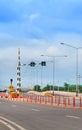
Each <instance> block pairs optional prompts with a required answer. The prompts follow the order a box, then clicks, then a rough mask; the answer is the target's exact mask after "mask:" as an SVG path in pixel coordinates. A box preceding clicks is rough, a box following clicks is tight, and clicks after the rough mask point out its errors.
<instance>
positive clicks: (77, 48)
mask: <svg viewBox="0 0 82 130" xmlns="http://www.w3.org/2000/svg"><path fill="white" fill-rule="evenodd" d="M60 44H61V45H66V46H68V47H71V48H74V49H76V96H78V50H79V49H82V47H75V46H71V45H69V44H66V43H60Z"/></svg>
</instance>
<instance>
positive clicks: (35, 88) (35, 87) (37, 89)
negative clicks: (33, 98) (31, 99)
mask: <svg viewBox="0 0 82 130" xmlns="http://www.w3.org/2000/svg"><path fill="white" fill-rule="evenodd" d="M33 90H34V91H38V92H40V91H41V88H40V85H35V86H34V89H33Z"/></svg>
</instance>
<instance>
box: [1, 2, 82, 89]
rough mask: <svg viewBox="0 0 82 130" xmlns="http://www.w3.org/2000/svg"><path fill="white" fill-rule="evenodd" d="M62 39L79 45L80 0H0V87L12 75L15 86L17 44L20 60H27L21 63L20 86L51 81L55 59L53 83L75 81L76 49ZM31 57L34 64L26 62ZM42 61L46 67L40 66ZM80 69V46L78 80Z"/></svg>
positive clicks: (81, 43) (81, 31) (81, 41)
mask: <svg viewBox="0 0 82 130" xmlns="http://www.w3.org/2000/svg"><path fill="white" fill-rule="evenodd" d="M61 42H64V43H66V44H69V45H71V46H74V47H82V1H81V0H61V1H60V0H0V88H7V87H8V86H9V85H10V79H11V78H12V79H13V85H14V86H15V87H16V86H17V64H18V48H20V51H21V64H26V66H21V83H22V87H32V86H33V85H34V84H37V83H38V84H40V85H42V86H44V85H46V84H53V63H54V62H55V67H54V73H55V75H54V84H55V85H59V84H61V85H63V83H64V82H67V83H71V84H73V83H74V84H75V82H76V79H75V78H76V49H74V48H72V47H68V46H65V45H61V44H60V43H61ZM42 54H43V55H45V56H41V55H42ZM46 55H47V56H46ZM64 55H67V57H64ZM49 56H51V57H49ZM53 56H55V61H54V62H53ZM31 61H35V62H36V66H35V67H33V68H32V67H30V66H28V64H29V63H30V62H31ZM41 61H46V67H41V66H40V64H39V63H40V62H41ZM81 70H82V50H81V49H79V51H78V73H79V75H80V79H79V82H80V83H82V79H81V77H82V71H81Z"/></svg>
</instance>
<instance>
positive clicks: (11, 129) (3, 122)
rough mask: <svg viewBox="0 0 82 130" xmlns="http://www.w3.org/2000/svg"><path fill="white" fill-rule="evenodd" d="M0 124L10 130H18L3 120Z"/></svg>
mask: <svg viewBox="0 0 82 130" xmlns="http://www.w3.org/2000/svg"><path fill="white" fill-rule="evenodd" d="M0 122H1V123H2V124H4V125H5V126H6V127H8V128H10V130H16V129H15V128H13V127H12V126H11V125H10V124H8V123H7V122H5V121H3V120H0Z"/></svg>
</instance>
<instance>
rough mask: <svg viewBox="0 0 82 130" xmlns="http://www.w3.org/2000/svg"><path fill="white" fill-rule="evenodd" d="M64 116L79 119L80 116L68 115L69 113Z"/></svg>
mask: <svg viewBox="0 0 82 130" xmlns="http://www.w3.org/2000/svg"><path fill="white" fill-rule="evenodd" d="M66 117H68V118H74V119H80V117H78V116H70V115H66Z"/></svg>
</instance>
